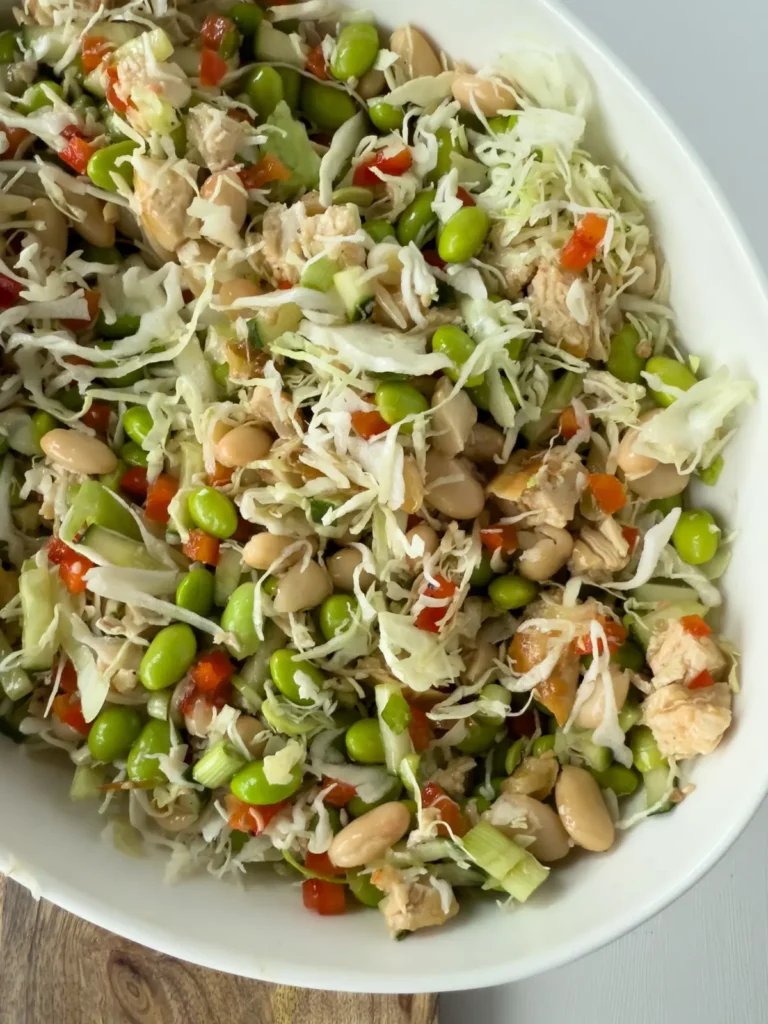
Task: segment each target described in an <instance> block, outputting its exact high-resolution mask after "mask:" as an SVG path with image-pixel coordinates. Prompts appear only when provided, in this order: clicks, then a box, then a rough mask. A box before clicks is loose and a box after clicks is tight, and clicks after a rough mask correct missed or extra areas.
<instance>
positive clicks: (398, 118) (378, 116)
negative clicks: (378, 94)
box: [368, 100, 404, 132]
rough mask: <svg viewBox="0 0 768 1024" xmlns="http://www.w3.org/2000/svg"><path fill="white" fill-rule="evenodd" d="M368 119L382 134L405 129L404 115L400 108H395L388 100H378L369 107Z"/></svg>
mask: <svg viewBox="0 0 768 1024" xmlns="http://www.w3.org/2000/svg"><path fill="white" fill-rule="evenodd" d="M368 117H370V119H371V121H373V123H374V125H375V127H376V128H378V129H379V131H380V132H396V131H397V130H398V129H399V128H402V127H403V119H404V115H403V112H402V110H401V109H400V107H393V106H392V104H391V103H387V102H386V100H376V102H375V103H371V105H370V106H369V107H368Z"/></svg>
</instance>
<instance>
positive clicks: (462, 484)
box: [426, 451, 485, 519]
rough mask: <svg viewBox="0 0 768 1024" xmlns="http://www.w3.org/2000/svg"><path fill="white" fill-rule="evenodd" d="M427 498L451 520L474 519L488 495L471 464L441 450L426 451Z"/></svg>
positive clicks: (483, 505)
mask: <svg viewBox="0 0 768 1024" xmlns="http://www.w3.org/2000/svg"><path fill="white" fill-rule="evenodd" d="M426 498H427V501H428V502H429V504H430V505H432V507H433V508H436V509H437V511H438V512H442V514H443V515H445V516H449V517H450V518H451V519H474V518H475V517H476V516H479V515H480V513H481V512H482V511H483V508H484V507H485V494H484V493H483V488H482V486H481V484H480V482H479V481H478V480H477V478H476V477H475V475H474V474H473V472H472V470H471V469H470V466H469V463H467V462H466V461H465V460H463V459H451V458H448V456H446V455H443V454H441V453H440V452H436V451H430V452H428V453H427V494H426Z"/></svg>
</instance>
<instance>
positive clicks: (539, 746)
mask: <svg viewBox="0 0 768 1024" xmlns="http://www.w3.org/2000/svg"><path fill="white" fill-rule="evenodd" d="M554 749H555V737H554V736H539V737H538V739H535V740H534V741H533V748H532V753H533V756H534V757H541V755H542V754H546V753H547V751H549V750H554Z"/></svg>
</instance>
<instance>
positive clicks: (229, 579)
mask: <svg viewBox="0 0 768 1024" xmlns="http://www.w3.org/2000/svg"><path fill="white" fill-rule="evenodd" d="M242 569H243V560H242V558H241V557H240V552H239V551H238V550H237V549H236V548H222V549H221V550H220V552H219V564H218V565H217V566H216V571H215V572H214V576H213V603H214V604H216V605H218V606H219V607H220V608H223V607H224V605H225V604H226V603H227V601H228V600H229V599H230V597H231V596H232V594H233V593H234V592H235V590H237V586H238V584H239V583H240V575H241V573H242Z"/></svg>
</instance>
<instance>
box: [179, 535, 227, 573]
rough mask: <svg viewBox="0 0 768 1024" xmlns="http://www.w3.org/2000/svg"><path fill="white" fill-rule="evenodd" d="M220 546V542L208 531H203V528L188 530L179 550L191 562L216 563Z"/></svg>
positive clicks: (217, 562)
mask: <svg viewBox="0 0 768 1024" xmlns="http://www.w3.org/2000/svg"><path fill="white" fill-rule="evenodd" d="M220 547H221V544H220V542H219V541H218V540H216V538H215V537H211V535H210V534H209V533H205V531H204V530H190V531H189V536H188V537H187V539H186V540H185V541H184V544H183V545H182V548H181V550H182V551H183V552H184V554H185V555H186V556H187V558H191V559H192V561H193V562H202V563H203V565H218V564H219V548H220Z"/></svg>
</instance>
